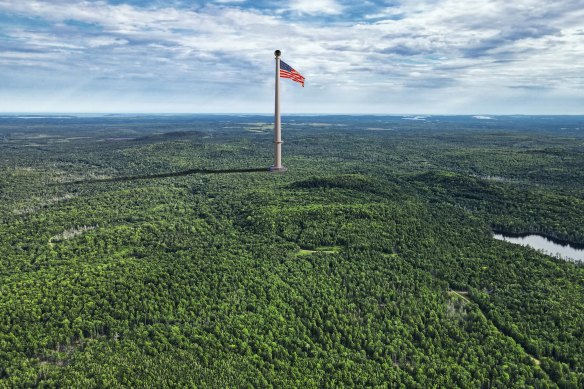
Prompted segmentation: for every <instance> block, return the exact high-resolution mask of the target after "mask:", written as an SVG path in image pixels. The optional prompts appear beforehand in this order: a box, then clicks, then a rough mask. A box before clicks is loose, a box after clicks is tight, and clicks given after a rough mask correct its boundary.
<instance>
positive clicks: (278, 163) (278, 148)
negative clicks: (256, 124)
mask: <svg viewBox="0 0 584 389" xmlns="http://www.w3.org/2000/svg"><path fill="white" fill-rule="evenodd" d="M275 54H276V101H275V103H276V104H275V109H274V169H275V170H279V169H282V121H281V118H280V51H276V53H275Z"/></svg>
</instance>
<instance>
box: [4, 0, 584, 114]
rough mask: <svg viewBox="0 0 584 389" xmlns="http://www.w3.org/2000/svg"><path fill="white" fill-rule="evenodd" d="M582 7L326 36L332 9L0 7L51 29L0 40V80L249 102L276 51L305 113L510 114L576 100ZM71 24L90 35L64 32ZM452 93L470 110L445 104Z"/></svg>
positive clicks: (344, 26)
mask: <svg viewBox="0 0 584 389" xmlns="http://www.w3.org/2000/svg"><path fill="white" fill-rule="evenodd" d="M577 3H578V1H561V0H560V1H557V2H554V3H553V4H552V3H550V4H541V1H538V0H519V1H516V2H508V1H502V0H490V1H486V0H480V1H479V0H469V1H466V2H464V3H461V2H460V1H455V0H439V1H433V2H419V1H413V0H412V1H403V2H401V3H400V4H398V5H397V6H395V7H390V8H388V9H381V10H379V11H378V12H376V15H375V17H374V18H370V19H367V18H365V17H363V18H356V19H354V20H349V21H347V20H344V19H343V20H342V21H340V22H328V23H323V22H319V20H317V19H318V18H317V15H322V14H326V15H329V16H327V17H334V15H338V17H341V16H342V12H343V8H342V7H341V6H340V5H339V3H337V2H335V1H317V0H314V1H305V0H298V1H292V2H291V3H289V4H290V7H289V8H288V16H290V15H289V13H290V12H292V13H294V14H295V15H296V16H298V15H300V16H302V15H311V17H309V18H303V17H294V18H292V19H289V18H287V13H286V12H285V13H278V12H274V11H267V10H263V11H260V10H253V9H245V8H241V7H239V6H238V7H231V6H225V5H222V6H217V5H207V6H205V7H203V8H198V9H178V8H174V7H162V8H140V7H133V6H130V5H127V4H122V5H112V4H108V3H106V2H103V1H96V2H77V1H51V2H49V1H36V0H31V1H26V2H22V1H7V0H0V12H1V11H3V12H6V13H9V14H18V15H25V16H30V17H35V18H42V19H45V20H47V21H48V22H49V23H52V24H53V26H54V27H52V28H45V29H44V30H43V29H42V28H39V29H38V31H35V29H34V28H32V27H25V26H23V27H22V28H10V29H3V31H2V32H3V33H4V35H5V36H7V37H8V38H7V39H5V40H4V41H3V42H4V43H3V44H4V45H8V46H9V47H2V50H0V70H4V69H3V68H2V67H6V71H3V73H5V74H8V75H9V76H13V77H16V78H18V77H21V78H23V77H25V76H26V74H24V73H23V74H22V75H21V73H22V72H21V73H18V72H17V71H16V70H15V71H13V73H6V72H7V71H9V70H10V69H12V68H16V67H18V65H19V64H21V65H25V66H27V67H28V68H31V69H32V68H34V66H35V64H36V66H37V67H39V68H43V69H49V68H50V67H51V65H52V66H53V67H54V69H58V71H59V72H63V73H65V74H69V75H70V77H72V78H74V77H84V78H87V77H89V78H93V79H94V80H103V79H107V80H117V81H115V83H118V84H116V85H120V88H122V86H121V85H122V84H119V83H121V82H122V81H123V82H126V83H128V84H124V85H126V86H125V88H126V89H131V88H136V87H138V86H141V85H143V82H144V79H149V80H153V81H152V82H153V83H154V82H155V81H156V82H158V84H156V85H157V87H158V89H161V90H168V93H171V92H172V91H173V90H174V89H173V88H175V89H179V90H182V91H183V92H184V93H187V92H190V93H202V92H201V89H200V88H202V87H200V85H203V84H205V85H209V87H208V90H209V91H210V90H213V85H214V86H215V88H216V89H217V90H220V91H224V90H225V89H224V88H230V87H231V90H232V93H239V92H237V91H239V90H241V93H243V94H249V93H251V92H250V91H252V90H254V91H257V90H259V89H258V88H264V87H267V86H268V85H269V83H271V82H272V77H271V72H272V58H273V57H272V53H273V50H274V49H276V48H278V49H281V50H282V51H283V54H284V58H285V59H286V60H287V61H288V62H289V63H290V64H291V65H292V66H294V67H295V68H296V69H298V70H299V71H300V72H302V73H303V74H304V75H305V76H306V77H307V88H306V89H305V92H303V93H305V94H306V93H315V96H319V97H320V98H318V99H317V98H315V99H314V100H311V99H306V97H305V99H306V100H305V101H312V102H313V104H322V101H324V100H325V98H326V99H330V101H331V104H332V106H334V102H335V101H339V102H341V100H342V99H341V97H340V96H341V95H345V94H346V97H344V98H343V99H348V100H350V101H352V102H354V103H355V104H357V105H359V104H360V106H363V105H364V103H363V101H362V100H359V99H369V101H376V100H379V99H381V96H384V95H387V94H388V93H391V94H392V96H400V98H397V97H396V99H395V100H392V101H390V102H391V104H393V105H392V106H397V105H400V106H401V104H402V103H403V102H409V100H408V99H407V98H405V96H406V95H407V94H411V93H412V91H415V92H414V93H415V94H417V95H418V98H417V99H415V100H413V101H412V102H411V103H413V102H416V101H417V102H420V103H424V104H426V106H427V107H429V109H430V108H431V107H433V106H434V105H436V106H437V105H438V104H441V106H442V107H444V108H445V109H453V110H454V109H456V107H461V109H462V107H468V105H469V104H471V103H472V104H475V103H476V102H477V101H480V99H479V96H491V97H490V98H493V99H495V98H496V95H497V93H498V94H499V96H505V95H509V96H510V97H509V99H516V100H517V101H519V97H518V96H525V93H527V91H529V90H531V91H534V90H536V89H537V88H539V89H537V90H539V91H540V93H541V94H542V96H543V95H545V94H546V93H547V92H546V93H544V92H542V91H544V90H545V89H546V88H547V89H552V90H553V89H557V90H559V91H562V90H564V91H567V92H566V95H570V96H574V95H576V96H579V95H581V94H582V92H581V90H582V89H584V80H583V74H584V64H583V63H582V61H581V58H582V57H583V55H584V42H583V40H582V27H581V22H580V21H581V20H584V9H583V8H582V7H578V4H577ZM71 20H74V21H78V22H83V23H86V24H88V26H93V27H92V29H90V30H89V31H85V30H84V29H83V28H76V27H71V26H68V24H67V23H68V22H69V21H71ZM67 69H68V71H67ZM23 82H24V81H23ZM96 82H97V81H96ZM132 82H134V83H132ZM112 83H114V81H112ZM162 83H164V84H163V85H162ZM90 85H93V86H95V85H94V84H91V83H90ZM154 85H155V84H152V88H153V89H156V88H155V87H154ZM192 85H199V86H198V87H197V88H199V89H195V90H193V88H192ZM233 85H237V87H234V86H233ZM102 87H104V88H105V87H109V86H102ZM112 87H113V86H112ZM181 88H182V89H181ZM189 88H190V89H189ZM310 88H313V89H310ZM485 88H490V90H493V91H497V93H492V94H489V93H485ZM522 88H523V89H522ZM317 91H318V92H317ZM568 92H569V93H568ZM181 93H182V92H181ZM207 93H208V92H207ZM475 93H476V94H477V97H476V98H474V97H473V96H474V94H475ZM558 93H559V92H558ZM457 94H462V95H464V96H465V97H464V98H462V97H458V98H454V97H452V96H454V95H457ZM424 96H426V97H424ZM550 96H551V94H550ZM445 99H448V104H446V103H445V102H444V101H445ZM382 100H383V101H384V102H386V101H387V100H386V99H382ZM327 101H329V100H327ZM343 101H344V100H343ZM295 103H296V104H298V105H297V106H298V107H305V105H302V104H305V103H302V104H300V103H298V102H295ZM347 104H348V103H347ZM372 106H375V105H372ZM303 109H306V108H303ZM377 109H380V108H377ZM465 109H467V108H465ZM256 110H257V109H256ZM387 110H390V111H391V110H392V109H391V107H389V108H387ZM320 111H322V110H320ZM378 112H379V111H378ZM402 112H405V111H404V110H402ZM417 112H419V111H417ZM483 112H484V111H483Z"/></svg>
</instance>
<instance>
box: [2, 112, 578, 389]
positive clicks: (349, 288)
mask: <svg viewBox="0 0 584 389" xmlns="http://www.w3.org/2000/svg"><path fill="white" fill-rule="evenodd" d="M481 118H482V119H479V118H476V117H471V116H435V117H433V116H429V117H416V118H411V117H403V116H288V117H284V118H283V138H284V142H285V143H284V146H283V163H284V165H285V166H286V167H287V168H288V172H286V173H284V174H279V173H269V172H267V168H268V167H269V165H270V164H271V163H272V152H273V146H272V141H273V135H272V134H273V133H272V128H273V127H272V124H271V121H272V118H271V117H269V116H257V115H256V116H253V115H239V116H229V115H174V116H146V115H134V116H132V115H104V116H94V117H92V116H59V117H40V116H39V117H35V116H26V117H22V116H21V117H19V116H10V115H7V116H3V117H0V387H33V386H41V387H79V388H100V387H275V388H280V387H300V388H316V387H323V388H337V387H395V388H398V387H408V388H431V387H432V388H433V387H436V388H438V387H464V388H524V387H534V388H582V387H584V266H583V264H582V263H581V262H577V261H566V260H563V259H560V258H555V257H553V256H550V255H547V254H546V253H543V252H540V251H537V250H534V249H532V248H529V247H524V246H520V245H516V244H512V243H508V242H504V241H500V240H496V239H493V232H495V231H496V232H504V233H512V234H528V233H534V234H539V235H542V236H546V237H548V238H551V239H554V240H556V241H558V242H563V243H570V244H572V245H574V246H577V247H582V246H581V245H584V117H582V116H555V117H553V116H550V117H546V116H494V117H492V118H491V119H490V120H485V119H484V118H483V117H481ZM412 119H415V120H412Z"/></svg>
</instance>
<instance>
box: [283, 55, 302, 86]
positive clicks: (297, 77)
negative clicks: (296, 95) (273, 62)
mask: <svg viewBox="0 0 584 389" xmlns="http://www.w3.org/2000/svg"><path fill="white" fill-rule="evenodd" d="M280 77H282V78H289V79H291V80H292V81H296V82H298V83H300V84H302V87H304V76H303V75H302V74H300V73H298V72H297V71H296V70H294V69H292V66H290V65H288V64H287V63H286V62H284V61H282V60H280Z"/></svg>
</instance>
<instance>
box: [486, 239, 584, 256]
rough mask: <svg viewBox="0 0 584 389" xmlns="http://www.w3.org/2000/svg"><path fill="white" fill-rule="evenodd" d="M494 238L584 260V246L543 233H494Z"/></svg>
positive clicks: (553, 254) (554, 254) (547, 252)
mask: <svg viewBox="0 0 584 389" xmlns="http://www.w3.org/2000/svg"><path fill="white" fill-rule="evenodd" d="M493 238H495V239H498V240H504V241H506V242H510V243H515V244H520V245H522V246H529V247H531V248H534V249H536V250H542V251H544V252H545V253H546V254H548V255H552V256H554V257H559V258H562V259H566V260H573V261H577V262H584V248H578V247H575V246H572V245H570V244H567V243H559V242H557V241H553V240H551V239H549V238H546V237H545V236H541V235H523V236H517V235H505V234H497V233H496V234H494V235H493Z"/></svg>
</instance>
